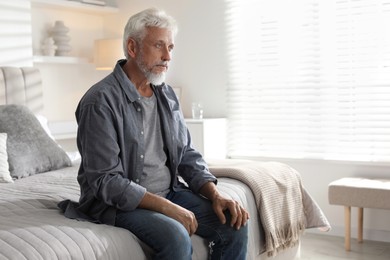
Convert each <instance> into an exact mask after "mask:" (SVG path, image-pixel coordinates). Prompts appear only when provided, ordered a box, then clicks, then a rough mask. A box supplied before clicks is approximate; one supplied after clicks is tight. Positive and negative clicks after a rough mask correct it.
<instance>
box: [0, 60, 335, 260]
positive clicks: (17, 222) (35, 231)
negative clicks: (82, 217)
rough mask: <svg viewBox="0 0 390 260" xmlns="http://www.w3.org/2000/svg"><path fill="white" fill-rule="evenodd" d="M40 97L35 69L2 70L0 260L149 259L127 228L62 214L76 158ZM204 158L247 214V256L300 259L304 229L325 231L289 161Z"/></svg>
mask: <svg viewBox="0 0 390 260" xmlns="http://www.w3.org/2000/svg"><path fill="white" fill-rule="evenodd" d="M42 100H43V93H42V79H41V77H40V73H39V70H38V69H36V68H32V67H28V68H27V67H26V68H15V67H2V68H1V71H0V249H1V250H0V260H1V259H29V260H31V259H50V260H52V259H118V260H122V259H134V260H138V259H151V258H152V256H153V252H152V250H151V249H150V248H148V247H147V246H146V245H145V244H144V243H142V242H141V241H139V240H138V239H137V238H136V237H135V236H134V235H133V234H132V233H130V232H129V231H127V230H125V229H121V228H117V227H113V226H108V225H103V224H95V223H90V222H87V221H78V220H74V219H68V218H66V217H65V216H64V215H63V213H62V212H61V210H60V209H59V208H58V205H57V204H58V203H59V202H60V201H62V200H65V199H70V200H73V201H78V198H79V194H80V190H79V186H78V183H77V179H76V177H77V171H78V165H79V163H80V161H79V159H72V158H73V157H71V156H70V154H68V153H66V152H65V151H64V150H63V149H62V148H61V147H60V146H59V145H58V144H57V143H56V141H55V140H54V138H53V137H52V136H51V135H50V131H49V129H48V128H47V121H46V120H45V118H44V117H43V116H42V115H41V113H42V111H43V101H42ZM208 163H209V166H210V170H211V171H212V172H213V173H214V174H215V175H216V176H217V177H218V178H219V182H218V189H219V190H220V191H221V192H222V193H223V194H225V195H227V196H230V197H232V198H234V199H236V200H237V201H239V202H240V203H241V204H242V205H244V206H245V207H246V208H247V209H248V210H249V212H250V215H251V219H250V221H249V223H248V225H249V230H250V232H249V245H248V256H247V259H251V260H254V259H271V258H272V259H289V260H291V259H298V258H299V255H300V243H299V241H300V237H301V236H302V235H303V234H304V230H305V229H308V228H322V229H324V230H327V229H329V227H330V226H329V223H328V221H327V219H326V217H325V216H324V214H323V213H322V211H321V209H320V208H319V207H318V205H317V204H316V203H315V201H314V200H313V199H312V198H311V197H310V195H309V194H307V192H306V190H305V189H304V187H303V184H302V182H301V180H300V176H299V173H297V172H296V171H295V170H294V169H292V168H291V167H290V166H288V165H285V164H281V163H278V162H252V161H235V160H220V161H209V162H208ZM267 198H268V199H267ZM288 211H289V212H288ZM280 216H285V217H283V218H281V217H280ZM286 226H289V227H291V226H293V227H294V228H293V229H291V228H288V229H287V230H286ZM281 231H283V232H281ZM285 231H288V232H285ZM285 233H290V234H285ZM191 239H192V243H193V249H194V253H193V259H198V260H204V259H207V244H206V242H205V241H204V240H203V239H202V238H200V237H198V236H196V235H193V236H192V237H191Z"/></svg>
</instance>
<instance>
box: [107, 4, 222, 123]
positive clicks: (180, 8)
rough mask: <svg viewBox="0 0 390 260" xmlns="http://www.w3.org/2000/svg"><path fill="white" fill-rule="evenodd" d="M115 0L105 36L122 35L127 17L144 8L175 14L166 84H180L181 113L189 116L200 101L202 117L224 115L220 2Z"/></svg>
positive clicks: (108, 17)
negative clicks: (115, 9)
mask: <svg viewBox="0 0 390 260" xmlns="http://www.w3.org/2000/svg"><path fill="white" fill-rule="evenodd" d="M117 3H118V6H119V8H120V10H121V11H120V13H119V14H118V15H110V16H107V17H106V19H105V27H106V32H105V34H106V36H107V37H117V36H122V31H123V27H124V25H125V24H126V22H127V19H128V18H129V17H130V16H131V15H133V14H135V13H136V12H139V11H141V10H143V9H145V8H148V7H158V8H162V9H164V10H165V11H166V12H167V13H169V14H170V15H172V16H173V17H175V19H176V20H177V22H178V25H179V32H178V35H177V37H176V40H175V49H174V52H173V60H172V62H171V66H170V69H169V71H168V77H167V83H168V84H170V85H171V86H174V87H181V89H182V106H183V112H184V115H185V116H187V117H190V116H191V102H192V101H194V100H195V101H196V100H198V101H201V102H202V103H203V106H204V110H205V111H204V116H205V117H224V116H226V113H225V111H226V103H225V98H226V91H225V90H226V84H227V75H226V71H227V67H226V58H225V45H224V43H225V38H224V37H225V34H224V33H223V32H224V1H223V0H213V1H208V0H191V1H177V0H165V1H156V0H155V1H153V0H132V1H127V0H117Z"/></svg>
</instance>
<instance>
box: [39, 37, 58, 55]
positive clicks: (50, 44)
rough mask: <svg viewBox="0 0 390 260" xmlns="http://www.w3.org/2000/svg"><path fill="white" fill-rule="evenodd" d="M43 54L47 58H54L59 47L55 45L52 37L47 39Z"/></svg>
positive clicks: (43, 45)
mask: <svg viewBox="0 0 390 260" xmlns="http://www.w3.org/2000/svg"><path fill="white" fill-rule="evenodd" d="M41 49H42V54H43V55H45V56H54V55H55V52H56V49H57V46H56V45H55V44H54V39H53V38H52V37H49V38H46V39H45V40H44V41H43V43H42V46H41Z"/></svg>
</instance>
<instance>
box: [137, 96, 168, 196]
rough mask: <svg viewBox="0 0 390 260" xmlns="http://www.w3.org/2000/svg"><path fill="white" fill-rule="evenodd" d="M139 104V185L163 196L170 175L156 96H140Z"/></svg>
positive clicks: (166, 191) (165, 192) (165, 193)
mask: <svg viewBox="0 0 390 260" xmlns="http://www.w3.org/2000/svg"><path fill="white" fill-rule="evenodd" d="M141 106H142V108H143V128H144V130H143V131H144V138H145V157H144V170H143V174H142V177H141V181H140V185H142V186H143V187H145V188H146V189H147V191H149V192H151V193H154V194H157V195H160V196H163V197H165V196H166V195H167V194H168V192H169V185H170V183H171V175H170V173H169V169H168V167H167V166H166V160H167V155H166V154H165V152H164V143H163V137H162V132H161V125H160V118H159V115H158V113H157V99H156V96H155V95H154V94H153V95H152V96H151V97H141Z"/></svg>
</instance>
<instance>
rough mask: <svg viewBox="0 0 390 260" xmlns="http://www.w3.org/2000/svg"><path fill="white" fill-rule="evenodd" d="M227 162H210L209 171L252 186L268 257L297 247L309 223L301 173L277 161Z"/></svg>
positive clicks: (217, 175)
mask: <svg viewBox="0 0 390 260" xmlns="http://www.w3.org/2000/svg"><path fill="white" fill-rule="evenodd" d="M228 161H230V160H227V161H223V163H221V162H218V163H217V164H214V165H213V164H210V163H209V167H210V171H211V172H212V173H213V174H214V175H215V176H216V177H228V178H233V179H237V180H240V181H242V182H243V183H245V184H246V185H248V186H249V187H250V189H251V190H252V192H253V194H254V197H255V201H256V206H257V209H258V212H259V216H260V219H261V222H262V224H263V228H264V232H265V250H266V252H267V254H268V255H269V256H274V255H275V254H276V253H277V252H279V251H280V250H283V249H285V248H290V247H293V246H295V245H296V244H297V243H298V241H299V235H300V234H301V232H302V231H304V229H305V226H306V224H307V222H306V217H305V213H304V203H303V196H304V194H303V192H302V184H301V178H300V175H299V173H298V172H297V171H296V170H294V169H293V168H291V167H289V166H288V165H286V164H282V163H278V162H253V161H239V162H236V161H235V160H232V161H231V162H229V163H226V162H228Z"/></svg>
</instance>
